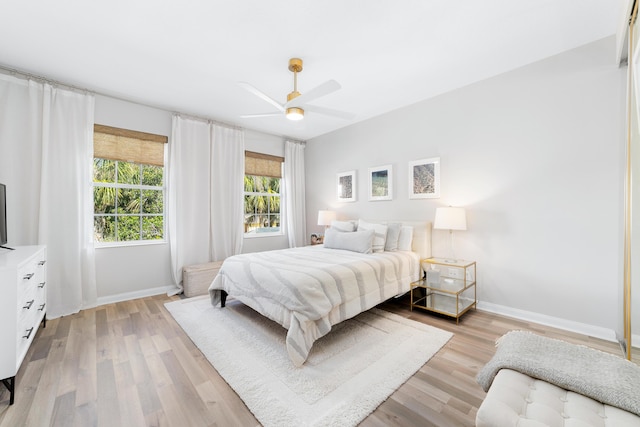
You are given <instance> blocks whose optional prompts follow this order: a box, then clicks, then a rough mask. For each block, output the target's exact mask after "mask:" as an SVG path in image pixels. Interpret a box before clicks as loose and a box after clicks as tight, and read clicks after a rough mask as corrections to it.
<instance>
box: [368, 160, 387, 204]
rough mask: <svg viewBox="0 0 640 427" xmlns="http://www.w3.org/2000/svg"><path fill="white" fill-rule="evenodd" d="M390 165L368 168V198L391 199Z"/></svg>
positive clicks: (373, 199) (372, 199) (374, 199)
mask: <svg viewBox="0 0 640 427" xmlns="http://www.w3.org/2000/svg"><path fill="white" fill-rule="evenodd" d="M392 173H393V168H392V166H391V165H385V166H377V167H374V168H369V200H370V201H377V200H393V178H392Z"/></svg>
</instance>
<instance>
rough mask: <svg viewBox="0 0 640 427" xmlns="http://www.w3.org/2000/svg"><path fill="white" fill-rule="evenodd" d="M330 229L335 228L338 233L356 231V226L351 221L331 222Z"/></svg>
mask: <svg viewBox="0 0 640 427" xmlns="http://www.w3.org/2000/svg"><path fill="white" fill-rule="evenodd" d="M331 228H335V229H336V230H338V231H356V225H355V224H354V223H353V221H336V220H333V221H331Z"/></svg>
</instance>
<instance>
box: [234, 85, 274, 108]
mask: <svg viewBox="0 0 640 427" xmlns="http://www.w3.org/2000/svg"><path fill="white" fill-rule="evenodd" d="M238 86H240V87H241V88H243V89H245V90H246V91H248V92H251V93H252V94H254V95H255V96H257V97H258V98H260V99H262V100H263V101H267V102H268V103H269V104H271V105H273V106H274V107H276V108H277V109H278V110H280V111H284V106H283V105H282V104H280V103H279V102H278V101H276V100H275V99H273V98H271V97H270V96H269V95H266V94H265V93H264V92H262V91H261V90H259V89H257V88H255V87H254V86H252V85H250V84H249V83H247V82H238Z"/></svg>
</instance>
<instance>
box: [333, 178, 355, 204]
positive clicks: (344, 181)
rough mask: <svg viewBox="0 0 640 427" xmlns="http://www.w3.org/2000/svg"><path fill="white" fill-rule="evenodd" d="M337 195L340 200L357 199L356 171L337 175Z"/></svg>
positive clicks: (351, 200)
mask: <svg viewBox="0 0 640 427" xmlns="http://www.w3.org/2000/svg"><path fill="white" fill-rule="evenodd" d="M336 196H337V198H338V201H339V202H355V201H356V171H349V172H339V173H338V174H337V175H336Z"/></svg>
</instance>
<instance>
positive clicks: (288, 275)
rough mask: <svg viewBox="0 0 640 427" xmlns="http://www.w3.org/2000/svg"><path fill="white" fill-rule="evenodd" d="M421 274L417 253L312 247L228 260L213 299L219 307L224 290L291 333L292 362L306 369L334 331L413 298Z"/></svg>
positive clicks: (213, 286) (288, 341) (215, 283)
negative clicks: (388, 303)
mask: <svg viewBox="0 0 640 427" xmlns="http://www.w3.org/2000/svg"><path fill="white" fill-rule="evenodd" d="M419 270H420V262H419V257H418V255H417V254H415V253H413V252H403V251H399V252H380V253H374V254H361V253H357V252H350V251H345V250H340V249H326V248H324V247H322V246H306V247H302V248H293V249H283V250H277V251H269V252H259V253H250V254H242V255H236V256H232V257H230V258H227V259H226V260H225V261H224V263H223V265H222V268H221V269H220V272H219V273H218V275H217V276H216V278H215V279H214V281H213V283H212V284H211V286H210V287H209V293H210V295H211V302H212V304H213V305H217V304H219V303H220V296H221V293H220V290H224V291H226V292H227V293H228V294H229V295H230V296H232V297H234V298H236V299H238V300H240V301H242V302H243V303H245V304H246V305H248V306H250V307H252V308H253V309H254V310H256V311H258V312H259V313H261V314H262V315H264V316H266V317H268V318H270V319H272V320H274V321H276V322H278V323H280V324H281V325H282V326H284V327H285V328H287V329H288V332H287V339H286V344H287V351H288V353H289V357H290V358H291V361H292V362H293V363H294V364H295V365H296V366H301V365H302V364H303V363H304V362H305V360H306V359H307V356H308V355H309V351H310V350H311V346H312V345H313V343H314V342H315V341H316V340H317V339H318V338H320V337H322V336H324V335H326V334H327V333H328V332H329V331H330V330H331V326H332V325H335V324H336V323H339V322H341V321H343V320H346V319H349V318H351V317H353V316H355V315H357V314H358V313H361V312H363V311H365V310H368V309H370V308H371V307H373V306H375V305H377V304H379V303H380V302H382V301H385V300H387V299H389V298H391V297H393V296H396V295H399V294H402V293H405V292H407V291H408V290H409V287H410V283H411V282H413V281H415V280H417V279H418V276H419Z"/></svg>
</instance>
